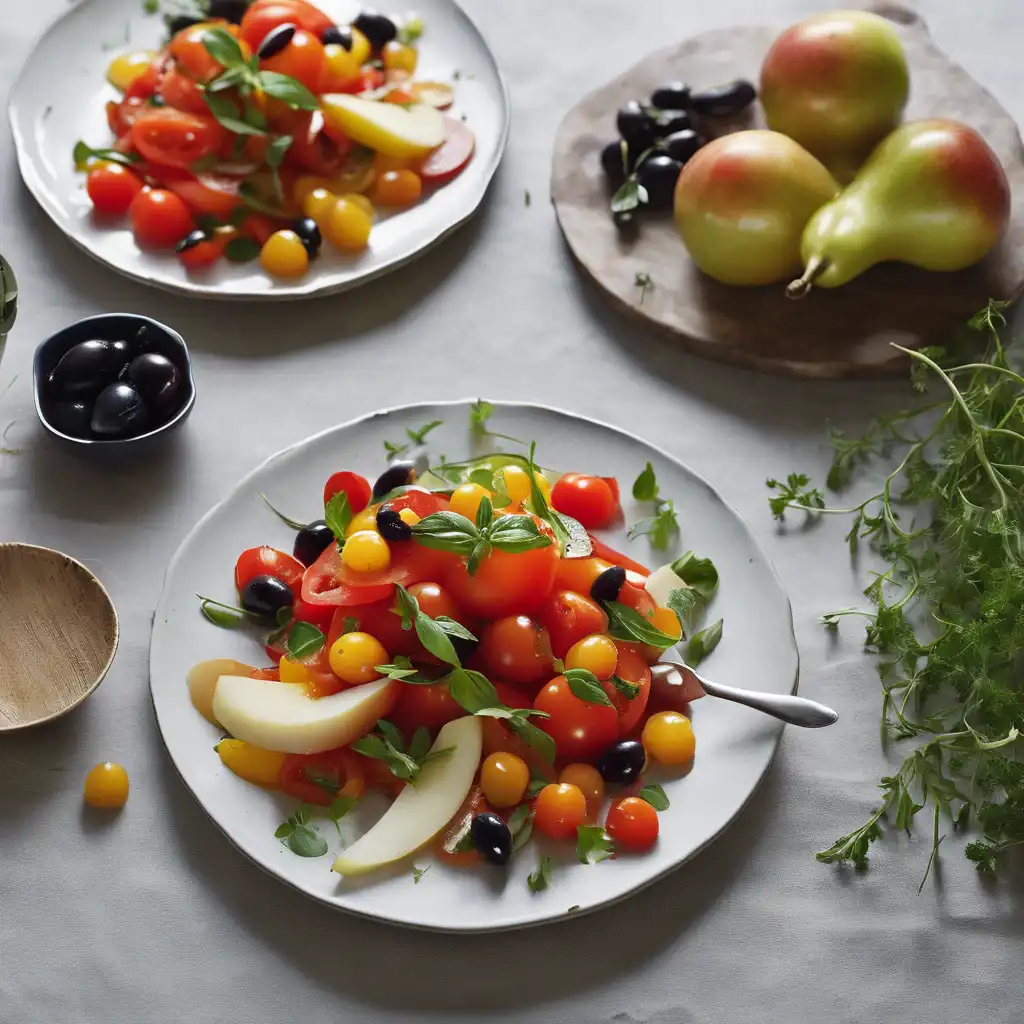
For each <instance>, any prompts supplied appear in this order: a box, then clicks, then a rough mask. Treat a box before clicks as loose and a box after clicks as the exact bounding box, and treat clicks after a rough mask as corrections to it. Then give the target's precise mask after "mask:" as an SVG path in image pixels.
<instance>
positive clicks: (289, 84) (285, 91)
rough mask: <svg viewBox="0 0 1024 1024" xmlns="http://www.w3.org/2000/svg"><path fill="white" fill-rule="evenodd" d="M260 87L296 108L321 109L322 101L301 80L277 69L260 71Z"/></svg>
mask: <svg viewBox="0 0 1024 1024" xmlns="http://www.w3.org/2000/svg"><path fill="white" fill-rule="evenodd" d="M258 77H259V82H260V88H261V89H262V90H263V91H264V92H265V93H266V94H267V95H268V96H273V97H274V99H275V100H281V101H282V102H283V103H287V104H288V106H289V107H294V108H295V109H296V110H319V109H320V101H319V100H318V99H317V98H316V97H315V96H314V95H313V94H312V93H311V92H310V91H309V90H308V89H307V88H306V87H305V86H304V85H303V84H302V83H301V82H299V81H296V80H295V79H294V78H290V77H289V76H288V75H282V74H280V73H279V72H277V71H260V72H258Z"/></svg>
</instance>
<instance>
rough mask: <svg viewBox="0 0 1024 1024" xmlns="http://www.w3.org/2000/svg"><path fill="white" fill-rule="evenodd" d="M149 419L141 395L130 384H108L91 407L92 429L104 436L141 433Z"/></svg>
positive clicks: (124, 435) (112, 436)
mask: <svg viewBox="0 0 1024 1024" xmlns="http://www.w3.org/2000/svg"><path fill="white" fill-rule="evenodd" d="M148 419H149V410H148V409H147V408H146V403H145V402H143V400H142V395H140V394H139V393H138V391H137V390H136V389H135V388H134V387H132V385H131V384H123V383H122V384H108V385H107V386H106V387H105V388H104V389H103V390H102V391H101V392H100V393H99V397H98V398H97V399H96V404H95V405H94V406H93V407H92V430H93V433H94V434H99V435H100V436H101V437H105V438H117V437H128V436H130V435H132V434H138V433H141V431H142V428H143V427H144V426H145V424H146V422H147V420H148Z"/></svg>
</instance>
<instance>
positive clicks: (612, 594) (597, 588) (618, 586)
mask: <svg viewBox="0 0 1024 1024" xmlns="http://www.w3.org/2000/svg"><path fill="white" fill-rule="evenodd" d="M625 582H626V570H625V569H623V568H622V566H621V565H612V566H609V567H608V568H607V569H605V571H604V572H603V573H601V575H600V576H598V577H597V579H596V580H594V582H593V583H591V584H590V596H591V597H592V598H593V599H594V600H595V601H618V599H619V592H620V591H621V590H622V586H623V584H624V583H625Z"/></svg>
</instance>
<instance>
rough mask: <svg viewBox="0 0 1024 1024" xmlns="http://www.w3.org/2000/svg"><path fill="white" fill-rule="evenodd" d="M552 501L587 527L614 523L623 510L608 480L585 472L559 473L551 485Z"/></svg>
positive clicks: (599, 528)
mask: <svg viewBox="0 0 1024 1024" xmlns="http://www.w3.org/2000/svg"><path fill="white" fill-rule="evenodd" d="M617 489H618V488H617V487H616V490H617ZM551 504H552V505H553V506H554V507H555V508H556V509H557V510H558V511H559V512H564V513H565V514H566V515H567V516H572V518H573V519H575V520H577V521H578V522H579V523H581V524H582V525H583V526H585V527H586V528H587V529H588V530H602V529H604V528H605V527H607V526H611V524H612V523H613V522H615V520H616V519H618V518H619V516H620V515H621V514H622V510H621V509H620V508H619V501H618V497H617V495H616V493H615V491H613V490H612V488H611V487H610V486H609V484H608V481H607V480H605V479H604V478H602V477H599V476H587V475H585V474H584V473H566V474H565V475H564V476H561V477H559V478H558V480H557V481H556V483H555V486H554V487H552V488H551Z"/></svg>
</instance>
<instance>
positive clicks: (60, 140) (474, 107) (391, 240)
mask: <svg viewBox="0 0 1024 1024" xmlns="http://www.w3.org/2000/svg"><path fill="white" fill-rule="evenodd" d="M317 2H318V6H320V7H321V9H323V10H324V11H325V12H327V13H328V14H330V15H332V16H335V17H336V18H337V19H338V21H339V22H340V23H343V24H344V23H347V22H348V21H350V20H351V18H352V17H354V16H355V14H356V13H357V12H358V10H359V8H360V5H359V4H358V3H355V2H354V0H317ZM377 6H380V7H382V9H384V10H386V11H387V10H390V9H391V8H389V7H388V6H387V4H383V5H377ZM415 6H416V10H417V12H418V13H419V14H420V16H421V17H422V18H423V20H424V23H425V26H426V28H425V31H424V34H423V38H422V40H421V45H420V65H419V68H418V69H417V77H418V78H420V79H421V80H424V81H425V80H431V81H451V80H452V78H453V76H454V75H456V74H457V75H458V81H457V82H456V83H455V94H456V102H455V106H454V107H453V108H452V110H451V111H449V113H451V114H452V115H453V116H455V117H459V116H462V115H465V117H466V122H467V124H468V125H469V126H470V127H471V128H472V129H473V131H474V133H475V134H476V151H475V153H474V154H473V159H472V160H471V161H470V163H469V165H468V167H466V169H465V170H464V171H463V172H462V173H461V174H460V175H459V176H458V177H457V178H456V179H455V180H454V181H452V182H450V183H449V184H447V185H445V186H444V187H442V188H439V189H437V190H436V191H435V192H434V193H433V194H432V195H431V196H430V197H429V198H428V199H427V200H426V201H424V202H422V203H420V204H419V205H417V206H416V207H414V208H413V209H411V210H406V211H403V212H402V213H400V214H396V215H394V216H391V217H388V218H387V219H385V220H383V221H380V222H378V223H377V224H375V225H374V229H373V233H372V235H371V238H370V247H369V248H368V249H367V250H366V252H364V253H362V254H360V255H358V256H345V255H342V254H341V253H338V252H335V251H333V250H332V249H331V247H330V246H328V245H325V246H324V250H323V254H322V256H321V258H320V259H318V260H317V261H316V262H314V263H313V264H312V266H311V268H310V270H309V272H308V273H307V274H306V275H305V276H304V277H303V278H301V279H300V280H298V281H291V282H289V281H276V280H274V279H272V278H270V277H269V276H268V275H267V274H265V273H264V272H263V270H261V268H260V266H259V264H258V263H257V262H253V263H248V264H230V263H227V262H226V261H221V262H220V263H219V264H218V265H217V266H216V267H214V268H213V269H212V270H211V271H209V272H205V273H203V274H192V275H190V274H188V273H187V272H186V271H185V268H184V267H183V266H182V265H181V263H180V261H179V260H178V259H176V258H175V256H174V255H173V253H172V254H168V253H147V252H143V251H141V250H140V249H139V248H138V247H137V246H136V245H135V242H134V240H133V239H132V234H131V231H130V230H129V228H128V227H127V223H126V222H125V223H124V224H123V225H122V226H115V227H111V226H110V225H102V224H98V223H96V222H95V221H94V219H93V215H92V204H91V203H90V202H89V198H88V196H87V195H86V194H85V187H84V183H85V176H84V175H83V174H81V173H79V172H77V171H76V170H75V168H74V164H73V162H72V160H71V151H72V149H73V147H74V144H75V142H76V141H77V140H78V139H84V140H85V141H86V142H88V143H89V144H90V145H92V146H94V147H96V148H102V147H104V146H107V145H109V144H110V142H111V136H110V129H109V128H108V127H107V122H106V114H105V109H104V105H105V103H106V101H107V100H110V99H114V98H115V97H116V96H117V95H118V93H117V91H116V90H115V89H114V88H113V87H112V86H110V85H109V84H107V81H106V68H107V64H108V63H109V62H110V60H111V58H112V57H113V56H115V55H116V54H117V53H121V52H128V51H131V50H145V49H157V48H159V45H160V42H161V40H162V39H163V34H164V32H163V29H164V26H163V21H162V19H161V18H159V17H156V16H152V15H147V14H146V13H145V12H144V11H143V5H142V3H141V0H81V2H80V3H78V4H77V5H76V6H75V7H72V8H71V9H69V10H68V11H66V12H65V13H64V14H63V15H61V17H60V18H58V19H57V21H56V22H55V23H54V24H53V25H51V26H50V27H49V28H48V29H47V30H46V32H44V33H43V35H42V36H41V38H40V39H39V41H38V42H37V43H36V46H35V48H34V49H33V51H32V53H31V54H30V56H29V58H28V60H27V61H26V63H25V66H24V67H23V68H22V71H21V74H20V75H19V77H18V80H17V82H16V83H15V85H14V88H13V90H12V91H11V99H10V106H9V116H10V121H11V130H12V132H13V135H14V143H15V148H16V151H17V155H18V166H19V167H20V168H21V174H22V177H23V178H24V180H25V184H26V185H28V187H29V190H30V191H31V192H32V194H33V195H34V196H35V197H36V199H37V200H39V203H40V204H41V205H42V207H43V209H44V210H45V211H46V212H47V213H48V214H49V215H50V217H52V218H53V220H54V222H55V223H56V224H57V226H58V227H59V228H60V229H61V230H62V231H63V232H64V233H65V234H66V235H67V236H68V238H70V239H71V241H72V242H74V243H75V244H76V245H79V246H81V247H82V248H83V249H84V250H85V251H86V252H88V253H89V254H90V255H92V256H95V257H96V259H98V260H101V261H102V262H104V263H106V264H107V265H108V266H110V267H113V268H114V270H117V271H119V272H120V273H122V274H126V275H127V276H128V277H133V278H136V279H137V280H140V281H145V282H147V283H149V284H154V285H156V286H157V287H159V288H165V289H167V290H169V291H175V292H185V293H187V294H190V295H205V296H210V297H215V298H229V299H292V298H301V297H303V296H307V295H322V294H325V293H327V292H337V291H343V290H345V289H347V288H352V287H354V286H355V285H357V284H361V283H362V282H364V281H368V280H370V279H371V278H374V277H378V276H379V275H381V274H383V273H385V272H386V271H388V270H390V269H392V268H393V267H397V266H400V265H401V264H403V263H406V262H408V261H409V260H411V259H412V258H413V257H414V256H416V255H418V254H419V253H421V252H423V251H424V250H425V249H427V248H429V247H430V246H431V245H433V244H435V243H436V242H438V241H439V240H440V239H442V238H443V237H444V236H445V235H447V234H448V233H449V232H451V231H453V230H454V229H455V228H456V227H458V226H459V224H461V223H462V222H463V221H465V220H466V219H467V218H468V217H469V216H470V215H471V214H472V213H473V211H474V210H476V208H477V207H478V206H479V205H480V202H481V201H482V200H483V197H484V193H485V191H486V190H487V185H488V183H489V182H490V180H491V177H492V176H493V174H494V172H495V170H496V169H497V166H498V161H499V160H500V159H501V154H502V151H503V150H504V148H505V140H506V138H507V136H508V127H509V102H508V95H507V92H506V89H505V83H504V82H503V81H502V78H501V74H500V72H499V71H498V67H497V65H496V64H495V62H494V58H493V57H492V55H491V52H490V50H488V48H487V44H486V43H485V42H484V40H483V38H482V37H481V36H480V33H479V31H478V30H477V28H476V26H475V25H474V24H473V22H472V21H470V19H469V17H468V16H467V15H466V14H465V12H464V11H463V10H462V8H460V7H459V6H458V5H457V4H456V3H455V2H454V0H418V2H417V3H416V5H415ZM395 10H396V11H398V10H400V11H404V10H405V8H404V7H403V6H402V5H401V4H399V5H397V7H396V8H395Z"/></svg>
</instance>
